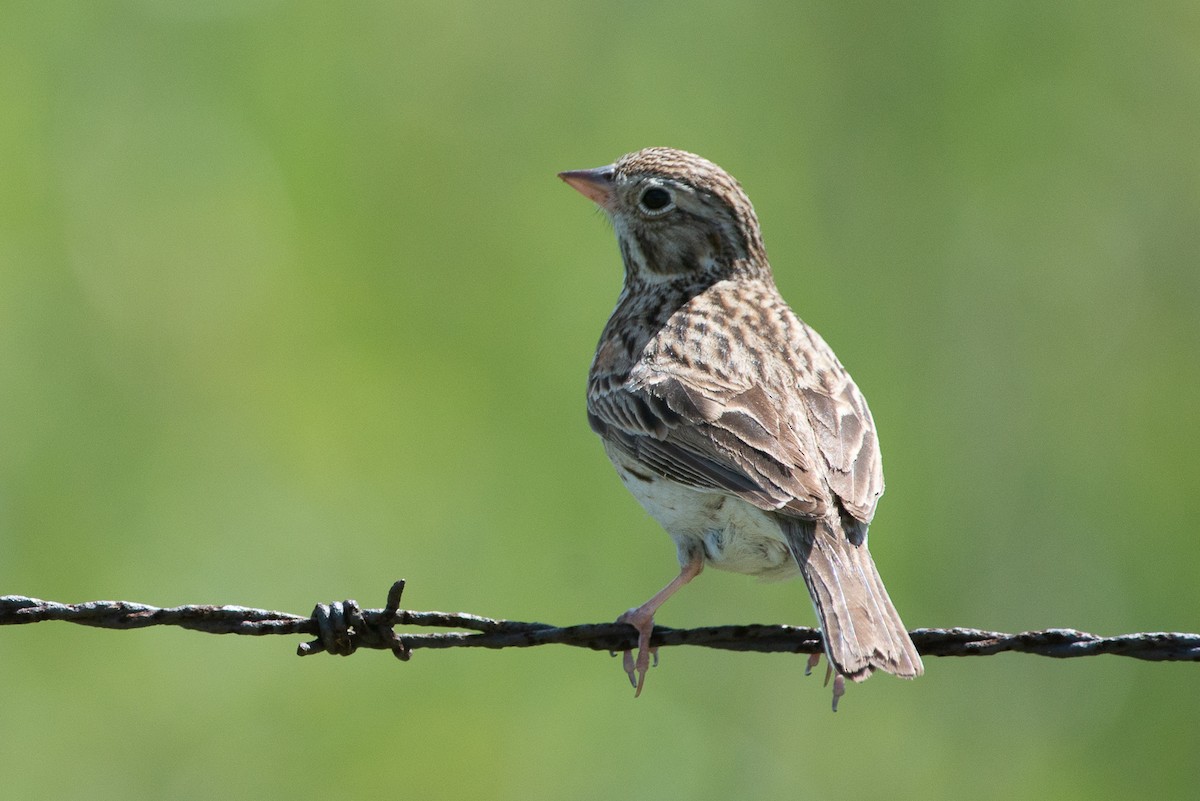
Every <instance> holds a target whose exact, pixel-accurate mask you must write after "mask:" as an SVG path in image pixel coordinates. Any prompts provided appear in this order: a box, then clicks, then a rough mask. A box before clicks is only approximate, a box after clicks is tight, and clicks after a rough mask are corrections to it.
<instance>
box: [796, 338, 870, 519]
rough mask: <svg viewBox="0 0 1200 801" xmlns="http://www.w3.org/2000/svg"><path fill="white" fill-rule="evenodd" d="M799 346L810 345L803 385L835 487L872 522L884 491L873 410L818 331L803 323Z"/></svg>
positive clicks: (855, 513) (852, 510) (855, 512)
mask: <svg viewBox="0 0 1200 801" xmlns="http://www.w3.org/2000/svg"><path fill="white" fill-rule="evenodd" d="M797 337H803V339H804V341H803V342H799V343H797V342H793V346H799V347H803V348H804V352H805V354H806V355H807V357H808V367H809V369H808V370H807V371H806V375H805V376H802V380H801V381H800V382H799V384H798V386H797V390H798V393H799V396H800V398H801V400H802V403H803V406H804V409H805V411H806V413H807V417H808V421H809V425H810V427H811V431H812V436H813V439H814V441H815V443H816V447H817V450H818V451H819V452H820V454H821V461H822V462H823V465H822V467H823V469H824V470H825V478H826V481H828V483H829V488H830V489H831V490H833V492H834V494H835V495H837V497H838V498H839V499H840V501H841V505H842V507H843V508H844V509H845V510H846V511H847V512H849V514H850V515H851V516H852V517H853V518H854V519H856V520H858V521H859V522H861V523H870V522H871V518H872V517H873V516H874V515H875V506H876V505H877V504H878V503H879V496H880V495H882V494H883V462H882V460H881V458H880V455H879V440H878V438H877V436H876V434H875V423H874V421H873V420H872V419H871V410H870V409H868V408H867V401H866V399H865V398H863V395H862V393H861V392H859V390H858V387H857V386H855V384H854V381H853V380H852V379H851V378H850V374H849V373H847V372H846V368H844V367H842V364H841V362H839V361H838V359H837V357H836V356H835V355H834V354H833V350H832V349H831V348H830V347H829V346H828V345H827V344H825V340H823V339H821V337H820V335H819V334H817V332H816V331H813V330H812V329H811V328H809V327H808V326H807V325H804V324H803V323H800V329H798V330H796V332H795V335H794V336H793V340H795V339H796V338H797Z"/></svg>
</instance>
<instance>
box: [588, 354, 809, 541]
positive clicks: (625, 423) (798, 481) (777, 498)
mask: <svg viewBox="0 0 1200 801" xmlns="http://www.w3.org/2000/svg"><path fill="white" fill-rule="evenodd" d="M706 378H711V376H706ZM793 418H795V419H793ZM588 421H589V422H590V423H591V426H592V428H593V429H594V430H595V431H596V433H598V434H600V436H602V437H604V438H605V439H606V440H607V441H608V442H609V443H610V444H611V445H612V446H614V447H616V448H618V449H619V450H621V451H624V452H625V453H627V454H628V455H630V456H632V457H634V458H635V459H637V460H638V461H639V462H641V463H642V464H644V465H645V466H646V467H648V468H651V469H653V470H655V471H656V472H658V473H659V474H661V475H663V476H665V477H666V478H669V479H671V480H673V481H677V482H679V483H680V484H684V485H687V486H691V487H696V488H698V489H708V490H720V491H723V492H728V493H731V494H734V495H737V496H739V497H741V498H743V499H745V500H747V501H749V502H750V503H752V504H754V505H755V506H758V507H759V508H762V509H769V510H779V511H786V512H790V513H792V514H796V515H799V516H801V517H805V518H818V517H822V516H823V515H824V514H825V513H826V511H827V505H828V492H827V491H826V490H825V489H824V486H823V482H822V480H821V478H820V476H819V475H817V474H816V472H815V471H814V469H813V468H814V465H813V461H812V458H811V457H810V456H809V454H808V453H807V452H806V449H805V448H804V447H803V441H804V440H805V439H809V440H810V441H811V437H805V431H804V430H803V428H806V427H807V426H808V421H807V419H806V418H805V417H804V416H803V415H798V416H794V415H787V414H782V413H781V410H780V408H779V404H778V403H777V402H776V400H775V399H773V398H772V397H771V396H770V395H769V394H768V393H767V391H766V390H764V389H762V388H761V387H758V386H750V387H736V386H716V385H714V384H713V383H712V382H711V381H708V380H705V381H704V382H703V386H702V385H701V384H700V382H695V381H689V380H687V379H686V378H684V377H682V376H681V375H658V376H652V377H651V380H649V381H644V382H626V383H624V384H622V385H620V386H617V387H613V388H610V389H609V390H608V391H606V392H598V393H593V395H592V397H590V398H589V401H588ZM797 424H799V426H800V427H801V429H802V430H799V431H798V430H796V429H797Z"/></svg>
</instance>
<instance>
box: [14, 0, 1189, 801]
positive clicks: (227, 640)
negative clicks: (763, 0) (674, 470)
mask: <svg viewBox="0 0 1200 801" xmlns="http://www.w3.org/2000/svg"><path fill="white" fill-rule="evenodd" d="M1198 41H1200V12H1198V11H1197V6H1196V5H1195V4H1194V3H1186V2H1180V3H1175V4H1171V3H1158V4H1154V5H1142V4H1117V3H1083V2H1073V3H1056V4H1046V3H1042V2H1025V3H1013V2H992V3H971V4H964V3H957V2H947V3H921V4H895V3H878V4H875V3H866V4H863V3H815V2H805V3H794V2H780V3H775V4H764V5H749V6H746V5H739V4H729V3H718V2H712V3H707V2H689V3H685V4H661V5H659V4H644V3H635V2H625V3H596V2H591V3H559V4H549V3H547V4H535V3H519V2H509V3H488V4H485V3H448V2H438V3H422V4H401V3H353V4H346V5H339V6H338V7H337V8H336V9H334V8H330V7H329V6H328V4H315V3H314V4H286V3H281V2H249V1H248V0H220V1H219V2H207V3H196V4H191V3H167V2H150V1H149V0H147V1H146V2H128V3H103V2H98V3H48V2H10V3H5V4H4V6H3V8H2V10H0V109H2V113H0V165H2V166H0V173H2V178H0V593H14V594H25V595H33V596H37V597H42V598H50V599H55V600H61V601H71V602H77V601H84V600H90V599H96V598H121V599H128V600H135V601H142V602H147V603H153V604H158V605H173V604H181V603H233V604H245V605H251V606H262V607H267V608H278V609H284V610H288V611H293V612H302V613H303V612H307V611H308V610H309V609H311V607H312V605H313V603H315V602H316V601H320V600H333V599H336V598H344V597H347V596H349V597H356V598H358V599H359V600H360V601H362V602H363V603H364V604H365V605H368V606H380V605H382V602H383V596H384V593H385V592H386V589H387V586H388V585H389V583H390V582H391V581H392V580H393V579H395V578H398V577H406V578H407V579H408V580H409V589H408V593H407V596H406V601H407V603H408V604H409V605H410V606H411V608H416V609H444V610H463V611H471V612H476V613H479V614H485V615H494V616H502V617H511V618H516V619H535V620H544V621H547V622H553V623H561V624H568V623H580V622H597V621H605V620H611V619H612V618H614V617H615V616H616V615H617V614H618V613H619V612H621V611H622V610H624V609H626V608H627V607H629V606H632V605H634V604H635V603H638V602H640V601H642V600H644V599H645V598H646V597H648V595H649V594H650V593H651V592H653V591H654V590H656V589H657V588H658V587H659V586H661V585H662V584H663V583H664V582H665V581H666V580H667V579H669V578H670V577H671V576H672V575H673V573H674V570H675V562H674V558H675V557H674V551H673V548H672V546H671V544H670V541H669V539H668V538H667V537H666V535H665V534H663V533H662V532H661V531H660V530H659V529H658V528H657V527H656V525H655V524H654V523H653V522H652V521H651V520H650V519H649V518H648V517H646V516H645V514H644V513H643V512H642V511H641V509H640V507H638V506H637V504H636V503H635V502H634V501H633V499H632V498H631V497H629V496H627V494H626V492H625V490H624V489H623V488H622V487H621V486H620V484H619V482H618V480H617V479H616V477H615V474H614V473H613V471H612V469H611V467H610V465H609V464H608V462H607V460H606V459H605V458H604V455H603V453H602V451H601V448H600V445H599V443H598V441H597V440H596V439H595V438H594V437H593V435H592V434H591V433H590V431H589V430H588V428H587V425H586V422H585V420H584V414H583V390H584V381H585V375H586V370H587V366H588V363H589V360H590V358H591V355H592V350H593V347H594V344H595V341H596V338H597V336H598V334H599V331H600V328H601V326H602V325H603V323H604V320H605V319H606V318H607V315H608V313H609V311H610V309H611V306H612V303H613V301H614V299H615V297H616V294H617V291H618V288H619V285H620V280H621V270H620V265H619V258H618V254H617V248H616V245H615V242H614V241H613V238H612V234H611V231H610V230H609V228H608V226H607V225H606V224H605V223H604V222H603V220H602V218H601V217H600V216H599V215H598V214H597V213H596V212H595V211H594V210H593V209H592V208H591V207H590V204H588V203H587V201H585V200H584V199H583V198H581V197H579V196H578V195H577V194H576V193H574V192H572V191H571V190H570V189H569V188H568V187H566V186H564V185H562V184H561V182H559V181H558V179H557V178H556V177H555V175H554V174H555V172H556V171H558V170H561V169H568V168H581V167H591V166H596V165H599V164H603V163H607V162H608V161H611V160H612V159H614V158H616V157H617V156H619V155H621V154H622V153H624V152H627V151H630V150H634V149H637V148H639V147H643V146H647V145H659V144H668V145H673V146H676V147H682V148H686V149H690V150H694V151H697V152H699V153H701V154H703V155H705V156H708V157H709V158H712V159H713V160H715V161H717V162H718V163H720V164H722V165H723V166H725V167H726V168H728V169H729V170H730V171H731V172H732V173H733V174H735V175H736V176H738V178H739V179H741V181H742V183H743V184H744V185H745V186H746V188H747V189H748V191H749V193H750V196H751V197H752V198H753V200H754V201H755V203H756V206H757V208H758V212H759V216H760V217H761V219H762V222H763V225H764V230H765V236H766V241H767V246H768V248H769V251H770V253H771V256H772V262H773V263H774V265H775V269H776V273H777V276H778V281H779V284H780V286H781V288H782V290H783V293H784V295H785V296H786V297H787V298H789V299H790V301H791V302H792V303H793V305H794V306H795V308H796V309H797V311H798V312H799V313H800V314H801V316H803V317H804V318H805V319H806V320H808V321H809V322H810V323H812V324H813V325H814V326H815V327H816V328H817V329H818V330H820V331H821V332H822V333H823V334H824V336H825V338H826V339H828V340H829V341H830V342H831V343H832V344H833V346H834V347H835V349H836V350H837V352H838V354H839V355H840V356H841V358H842V360H843V361H844V362H845V363H846V364H847V365H848V366H849V367H850V369H851V370H852V371H853V374H854V376H855V377H856V379H857V380H858V383H859V384H860V386H861V387H862V388H863V389H864V391H865V392H866V394H867V396H868V397H869V399H870V402H871V406H872V409H873V411H874V413H875V417H876V419H877V421H878V424H879V427H880V429H881V433H882V441H883V445H884V453H885V464H886V471H887V481H888V488H889V489H888V492H887V494H886V495H885V497H884V499H883V502H882V504H881V506H880V510H879V514H878V516H877V517H876V521H875V526H874V527H873V529H872V544H873V547H872V550H873V551H874V553H875V555H876V558H877V561H878V562H879V564H880V566H881V568H882V572H883V575H884V576H885V578H886V579H887V582H888V586H889V587H890V588H891V590H892V594H893V597H894V598H895V599H896V601H897V604H898V606H899V607H900V609H901V610H902V612H903V614H904V618H905V620H906V621H907V622H908V623H909V624H910V625H911V626H914V627H916V626H953V625H962V626H975V627H983V628H995V629H1001V630H1022V629H1033V628H1041V627H1048V626H1061V627H1078V628H1082V629H1086V630H1090V631H1096V632H1099V633H1104V634H1115V633H1123V632H1130V631H1148V630H1183V631H1196V630H1197V629H1200V620H1198V619H1197V618H1198V610H1200V582H1198V581H1197V575H1198V570H1197V568H1198V565H1200V559H1198V558H1197V539H1196V531H1195V520H1196V512H1197V511H1198V510H1200V499H1198V498H1197V486H1198V485H1200V460H1198V459H1197V455H1196V454H1197V449H1196V443H1197V442H1200V411H1198V410H1200V358H1198V355H1197V354H1198V352H1200V227H1198V224H1197V221H1198V219H1200V144H1198V143H1200V137H1198V135H1197V131H1198V130H1200V47H1198V46H1197V42H1198ZM660 621H661V622H662V623H664V624H666V625H675V626H692V625H704V624H717V623H735V622H764V623H768V622H771V623H774V622H788V623H796V624H804V625H810V624H811V623H812V613H811V611H810V605H809V602H808V600H807V599H806V597H805V593H804V589H803V587H802V586H801V585H800V584H797V583H788V584H781V585H759V584H757V583H755V582H753V581H752V580H749V579H746V578H744V577H741V576H733V575H726V574H720V573H717V572H715V571H709V572H708V573H706V574H705V575H704V576H703V577H702V578H701V579H700V580H698V581H697V582H696V583H695V584H694V585H692V586H691V587H689V588H688V589H687V590H686V591H684V592H682V593H681V594H680V595H679V596H677V597H676V599H674V600H673V601H672V602H671V603H670V604H669V605H668V606H667V607H666V608H665V609H664V611H663V613H662V614H661V615H660ZM295 645H296V641H295V640H285V639H279V640H278V641H276V640H274V639H272V640H251V639H243V638H233V637H223V638H217V637H208V636H205V635H200V634H195V633H189V632H184V631H174V630H162V629H156V630H147V631H139V632H124V633H121V632H111V631H94V630H90V629H86V628H80V627H73V626H67V625H63V624H42V625H38V626H25V627H14V628H5V629H3V630H0V671H2V674H3V681H2V682H0V731H2V732H3V738H4V741H5V743H6V744H5V746H4V748H3V749H0V776H3V784H4V790H3V795H4V797H6V798H13V799H18V798H20V799H24V798H54V799H130V798H138V799H142V798H145V799H159V798H171V799H210V798H221V799H225V800H226V801H233V799H243V798H245V799H260V798H283V797H301V798H303V797H346V798H366V797H379V796H381V795H383V794H385V793H387V794H393V795H394V794H397V793H403V794H404V797H407V798H455V799H457V798H487V799H498V800H501V801H502V800H504V799H541V798H546V799H560V798H571V799H611V798H613V797H621V796H636V797H645V798H661V799H674V798H695V799H719V798H732V797H739V798H742V797H744V798H781V797H787V798H804V797H809V796H812V797H825V798H838V797H894V798H917V797H920V798H926V799H940V798H962V797H971V798H980V799H999V798H1005V799H1008V798H1054V799H1075V798H1080V799H1082V798H1087V799H1093V798H1113V797H1120V796H1138V797H1151V798H1192V797H1195V792H1196V790H1195V786H1196V785H1195V769H1196V759H1197V757H1196V754H1197V748H1198V746H1200V714H1198V713H1200V703H1198V701H1197V698H1198V692H1197V690H1198V688H1200V666H1197V665H1195V664H1151V663H1139V662H1136V661H1133V660H1122V659H1117V658H1108V657H1105V658H1097V659H1084V660H1078V661H1069V662H1062V661H1052V660H1048V659H1043V658H1035V657H1028V656H1013V655H1005V656H997V657H993V658H988V659H969V660H950V659H930V660H928V662H927V670H928V672H927V675H926V676H925V677H924V678H922V679H921V680H919V681H916V682H913V683H902V682H899V681H896V680H894V679H891V678H890V677H879V678H876V679H874V680H872V681H870V682H868V683H867V684H865V685H863V686H855V687H852V688H851V689H850V694H849V695H848V697H847V698H846V699H844V701H843V705H842V711H841V712H839V713H838V714H837V715H836V716H834V715H832V714H830V713H829V711H828V704H829V696H828V692H827V691H826V690H823V689H822V688H821V687H820V684H819V680H818V679H817V678H809V679H804V678H803V677H802V675H801V673H802V667H803V659H802V658H799V657H791V656H786V655H754V654H749V655H747V654H742V655H739V654H726V653H715V652H708V651H705V650H702V649H671V650H668V651H665V652H664V654H663V657H664V658H663V664H662V666H661V667H659V668H658V669H657V670H655V671H653V672H652V674H651V676H650V678H649V683H648V686H647V691H646V693H645V694H644V695H643V697H642V698H640V699H638V700H636V701H635V700H634V699H633V697H632V692H631V691H630V689H629V687H628V685H627V684H626V683H625V678H624V676H623V675H622V674H621V671H620V668H619V665H618V664H617V663H616V662H615V661H612V660H610V659H608V658H607V657H606V656H604V655H602V654H596V653H591V652H587V651H580V650H574V649H567V648H543V649H531V650H506V651H498V652H469V651H440V652H433V651H426V652H419V653H417V654H416V656H415V658H414V659H413V660H412V661H411V662H410V663H408V664H400V663H398V662H396V661H395V660H394V659H392V658H391V657H390V656H387V655H385V654H380V653H371V652H368V653H363V654H360V655H358V656H356V657H355V658H353V659H349V660H341V659H330V658H311V659H306V660H298V659H296V658H295V657H293V656H292V655H291V654H292V650H293V649H294V647H295Z"/></svg>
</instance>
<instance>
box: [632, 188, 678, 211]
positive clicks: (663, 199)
mask: <svg viewBox="0 0 1200 801" xmlns="http://www.w3.org/2000/svg"><path fill="white" fill-rule="evenodd" d="M674 206H675V201H674V199H673V198H672V197H671V193H670V192H668V191H667V190H665V189H663V188H662V187H661V186H652V187H650V188H649V189H647V190H646V191H645V192H642V196H641V197H640V198H639V199H638V207H639V208H640V209H641V210H642V211H643V212H645V213H646V214H651V215H659V214H665V213H666V212H668V211H670V210H671V209H672V208H674Z"/></svg>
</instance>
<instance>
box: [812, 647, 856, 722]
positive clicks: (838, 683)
mask: <svg viewBox="0 0 1200 801" xmlns="http://www.w3.org/2000/svg"><path fill="white" fill-rule="evenodd" d="M820 658H821V656H820V654H813V655H812V656H810V657H809V658H808V667H809V670H811V669H812V668H813V666H814V665H816V664H817V662H818V661H820ZM804 673H805V675H808V670H806V671H804ZM830 676H832V677H833V711H834V712H837V705H838V699H839V698H841V697H842V696H843V695H845V694H846V677H845V676H843V675H842V674H841V673H838V674H836V675H835V674H834V672H833V663H832V662H831V663H829V664H828V665H826V666H825V686H826V687H828V686H829V678H830Z"/></svg>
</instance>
